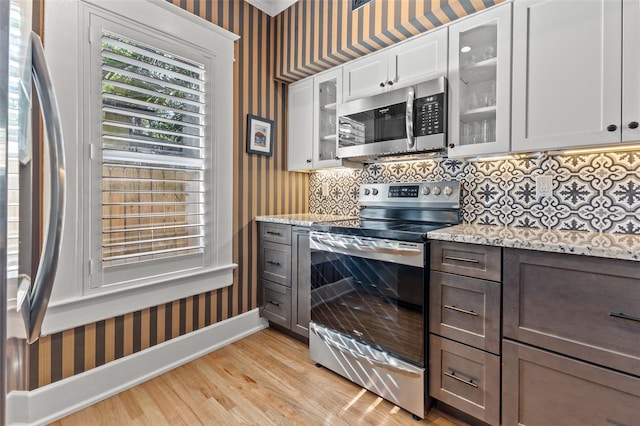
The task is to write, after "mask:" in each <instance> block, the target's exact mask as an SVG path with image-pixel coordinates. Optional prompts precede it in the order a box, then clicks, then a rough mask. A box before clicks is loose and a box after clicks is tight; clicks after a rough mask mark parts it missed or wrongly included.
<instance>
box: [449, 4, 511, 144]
mask: <svg viewBox="0 0 640 426" xmlns="http://www.w3.org/2000/svg"><path fill="white" fill-rule="evenodd" d="M510 46H511V4H505V5H502V6H498V7H496V8H494V9H493V10H489V11H487V12H483V13H482V14H479V15H478V16H476V17H471V18H468V19H465V20H464V21H461V22H459V23H457V24H453V25H451V26H450V27H449V84H450V89H451V92H450V94H449V101H450V111H449V137H448V142H449V156H450V157H468V156H475V155H480V154H498V153H507V152H508V151H509V146H510V99H511V89H510V81H511V76H510V74H511V69H510V68H511V47H510Z"/></svg>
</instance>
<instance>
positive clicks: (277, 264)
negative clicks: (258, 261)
mask: <svg viewBox="0 0 640 426" xmlns="http://www.w3.org/2000/svg"><path fill="white" fill-rule="evenodd" d="M267 263H268V264H269V265H275V266H281V264H280V262H274V261H273V260H267Z"/></svg>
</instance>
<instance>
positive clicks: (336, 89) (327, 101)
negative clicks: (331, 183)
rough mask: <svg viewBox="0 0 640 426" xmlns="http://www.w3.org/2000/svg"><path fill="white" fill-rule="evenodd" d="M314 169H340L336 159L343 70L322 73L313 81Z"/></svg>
mask: <svg viewBox="0 0 640 426" xmlns="http://www.w3.org/2000/svg"><path fill="white" fill-rule="evenodd" d="M313 88H314V90H313V91H314V105H313V168H314V169H322V168H327V167H340V166H342V160H340V159H337V157H336V147H337V144H338V142H337V135H338V117H337V116H336V114H337V106H338V104H340V103H341V102H342V68H337V69H333V70H331V71H329V72H325V73H322V74H320V75H318V76H316V77H315V78H314V79H313Z"/></svg>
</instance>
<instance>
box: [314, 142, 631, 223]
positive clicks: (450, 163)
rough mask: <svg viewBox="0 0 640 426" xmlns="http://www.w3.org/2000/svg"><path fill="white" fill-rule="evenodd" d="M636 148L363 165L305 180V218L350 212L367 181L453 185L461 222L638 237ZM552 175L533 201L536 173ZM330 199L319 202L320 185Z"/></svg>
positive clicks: (355, 205) (354, 211)
mask: <svg viewBox="0 0 640 426" xmlns="http://www.w3.org/2000/svg"><path fill="white" fill-rule="evenodd" d="M639 170H640V151H619V152H603V153H587V154H582V153H581V154H573V155H555V156H549V155H546V154H545V155H541V156H539V157H536V158H518V159H509V160H493V161H475V162H460V161H458V160H454V159H440V160H424V161H415V162H406V163H387V164H370V165H367V166H365V168H364V169H363V170H362V171H334V172H317V173H314V174H312V175H311V176H310V178H309V186H310V200H309V210H310V211H311V212H312V213H323V214H336V215H348V216H351V215H357V214H358V208H357V199H358V192H357V191H358V187H359V186H360V185H361V184H366V183H383V182H416V181H442V180H457V181H459V182H460V186H461V189H462V200H461V209H462V218H463V221H464V222H465V223H470V224H487V225H506V226H517V227H526V228H542V229H558V230H570V231H590V232H608V233H618V234H638V235H640V171H639ZM540 175H550V176H552V177H553V195H552V196H550V197H546V198H542V199H537V198H536V189H535V188H536V185H535V179H536V176H540ZM323 184H326V185H328V187H329V194H330V195H329V196H326V197H322V185H323Z"/></svg>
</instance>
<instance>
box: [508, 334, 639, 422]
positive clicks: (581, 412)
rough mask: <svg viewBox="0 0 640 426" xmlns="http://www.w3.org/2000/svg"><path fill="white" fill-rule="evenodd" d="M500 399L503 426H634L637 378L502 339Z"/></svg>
mask: <svg viewBox="0 0 640 426" xmlns="http://www.w3.org/2000/svg"><path fill="white" fill-rule="evenodd" d="M502 395H503V396H502V398H503V399H502V424H503V425H509V426H511V425H527V426H548V425H563V426H570V425H580V426H588V425H615V426H622V425H626V426H631V425H638V424H640V378H638V377H634V376H630V375H627V374H622V373H619V372H616V371H613V370H609V369H606V368H602V367H598V366H595V365H593V364H589V363H587V362H583V361H579V360H576V359H572V358H569V357H565V356H562V355H558V354H555V353H552V352H548V351H545V350H542V349H538V348H535V347H532V346H528V345H524V344H521V343H517V342H512V341H510V340H506V339H505V340H503V344H502Z"/></svg>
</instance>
